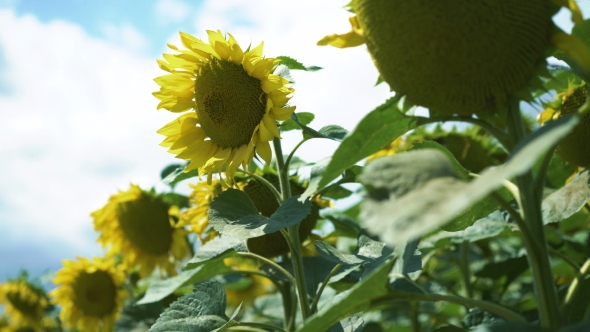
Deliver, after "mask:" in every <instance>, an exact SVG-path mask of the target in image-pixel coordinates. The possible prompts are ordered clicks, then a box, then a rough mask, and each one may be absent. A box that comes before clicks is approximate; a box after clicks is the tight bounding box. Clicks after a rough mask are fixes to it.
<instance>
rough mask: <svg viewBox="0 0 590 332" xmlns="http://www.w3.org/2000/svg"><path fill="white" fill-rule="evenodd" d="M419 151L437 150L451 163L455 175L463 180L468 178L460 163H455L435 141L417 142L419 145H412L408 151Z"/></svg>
mask: <svg viewBox="0 0 590 332" xmlns="http://www.w3.org/2000/svg"><path fill="white" fill-rule="evenodd" d="M421 149H434V150H438V151H440V152H442V153H444V154H445V156H447V158H448V160H449V161H450V162H451V165H452V166H453V169H454V170H455V173H457V174H458V175H459V176H461V177H463V178H468V177H469V173H470V172H469V171H468V170H466V169H465V167H463V165H461V163H459V161H457V159H456V158H455V156H454V155H453V154H452V153H451V151H449V149H447V148H446V147H445V146H443V145H442V144H438V143H437V142H435V141H423V142H419V143H414V144H413V145H412V147H411V148H410V149H409V150H408V151H414V150H421Z"/></svg>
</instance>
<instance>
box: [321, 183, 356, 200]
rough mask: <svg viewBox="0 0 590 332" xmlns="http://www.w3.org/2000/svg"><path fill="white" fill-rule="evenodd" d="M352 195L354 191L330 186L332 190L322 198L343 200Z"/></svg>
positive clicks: (327, 191)
mask: <svg viewBox="0 0 590 332" xmlns="http://www.w3.org/2000/svg"><path fill="white" fill-rule="evenodd" d="M350 195H352V191H350V190H348V189H346V188H344V187H341V186H330V188H329V189H328V190H326V191H324V192H323V193H322V197H326V198H333V199H341V198H345V197H348V196H350Z"/></svg>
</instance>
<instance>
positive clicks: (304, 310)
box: [273, 138, 310, 320]
mask: <svg viewBox="0 0 590 332" xmlns="http://www.w3.org/2000/svg"><path fill="white" fill-rule="evenodd" d="M273 145H274V148H275V154H276V157H277V168H278V173H279V183H280V185H281V195H282V198H283V199H282V201H283V202H284V201H286V200H288V199H289V198H290V197H291V187H290V185H289V172H288V171H286V168H285V166H286V165H285V161H284V160H283V150H282V147H281V141H280V139H278V138H275V139H274V140H273ZM283 234H285V233H283ZM287 234H288V238H289V240H290V241H289V240H287V244H289V250H290V251H291V262H293V271H294V272H295V286H296V288H297V298H298V300H299V306H300V307H301V315H302V316H303V320H306V319H307V318H308V317H309V316H310V308H309V301H308V298H307V287H306V285H305V272H304V271H303V257H302V256H301V248H300V247H299V243H300V241H299V224H296V225H293V226H291V227H289V228H288V230H287Z"/></svg>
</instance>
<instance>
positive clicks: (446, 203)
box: [361, 117, 578, 246]
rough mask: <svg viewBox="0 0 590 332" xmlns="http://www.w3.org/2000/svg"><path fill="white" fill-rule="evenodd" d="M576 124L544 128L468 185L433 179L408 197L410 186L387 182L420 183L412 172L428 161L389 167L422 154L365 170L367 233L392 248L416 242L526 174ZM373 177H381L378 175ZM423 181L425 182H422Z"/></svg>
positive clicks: (390, 159)
mask: <svg viewBox="0 0 590 332" xmlns="http://www.w3.org/2000/svg"><path fill="white" fill-rule="evenodd" d="M577 123H578V119H577V118H576V117H570V118H562V119H559V120H557V121H554V122H552V123H550V124H549V125H546V126H544V127H543V128H541V129H540V130H538V132H536V133H535V134H533V135H531V136H532V138H529V139H528V142H527V144H522V145H519V146H518V147H517V149H518V152H517V153H516V154H515V155H513V156H512V157H511V158H510V160H509V161H508V162H507V163H506V164H505V165H504V166H502V167H497V168H493V169H489V170H487V171H484V172H483V173H482V175H481V176H480V177H479V178H477V179H475V180H473V181H471V182H465V181H462V180H459V179H457V178H454V177H451V176H443V177H436V178H434V179H432V180H430V181H428V182H427V183H426V184H423V185H422V186H420V187H418V188H417V189H413V190H411V191H409V192H407V191H408V187H407V184H408V182H407V181H399V180H398V179H397V178H391V174H396V175H397V174H400V173H403V171H406V172H408V173H409V174H411V176H410V179H414V178H418V177H417V176H416V170H415V168H416V167H418V166H417V165H420V167H422V165H421V164H422V163H425V162H426V163H428V162H431V160H432V158H427V156H425V157H424V158H423V160H422V161H420V160H416V165H413V166H412V165H409V164H408V165H407V168H406V169H404V170H401V169H399V168H398V169H397V170H395V171H392V170H389V169H388V168H387V164H388V163H389V165H391V166H392V167H399V166H400V165H401V164H403V163H400V162H399V161H396V159H399V158H409V157H408V155H411V154H416V153H419V152H421V151H414V152H407V153H403V154H399V155H394V156H391V157H383V158H379V159H377V160H375V161H374V162H372V163H371V164H369V165H368V166H367V167H366V168H365V171H364V172H363V176H362V179H361V180H362V181H363V182H364V183H365V184H366V185H368V186H369V187H371V188H373V192H372V193H371V194H370V197H368V199H366V200H365V201H364V202H363V205H362V215H363V218H362V219H363V221H364V222H365V224H366V225H367V228H368V229H369V230H370V231H371V232H373V233H375V234H379V235H380V237H381V239H382V240H383V241H385V242H386V243H388V244H390V245H392V246H396V245H398V244H403V243H404V242H406V241H408V240H411V239H415V238H417V237H419V236H421V235H422V234H425V233H427V232H429V231H432V230H434V229H436V228H437V227H440V226H442V225H444V224H446V223H448V222H449V221H451V220H453V219H454V218H456V217H457V216H458V215H460V214H461V213H463V212H464V211H465V210H466V209H467V208H469V207H470V206H472V205H473V204H475V203H476V202H478V201H479V200H481V199H483V198H484V197H486V196H487V195H489V194H490V193H491V192H492V191H494V190H497V189H498V188H499V187H501V186H502V182H503V181H505V180H507V179H511V178H513V177H515V176H518V175H521V174H523V173H524V172H526V171H527V170H530V169H531V168H532V166H533V165H534V163H535V161H536V160H537V159H538V158H539V157H540V156H541V155H542V154H543V153H545V152H547V150H548V149H550V148H551V147H552V146H554V145H555V144H556V143H557V142H558V141H559V140H560V139H561V138H562V137H564V136H565V135H567V134H568V133H569V131H570V130H571V129H572V128H573V127H574V126H575V125H576V124H577ZM424 151H427V150H424ZM431 153H433V154H434V153H439V154H440V152H438V151H436V150H431ZM410 157H412V156H410ZM413 159H415V158H413ZM448 163H449V162H447V164H443V165H444V166H441V167H442V169H441V170H440V171H439V172H442V173H444V172H445V171H444V170H445V169H447V168H448ZM376 172H380V173H381V175H379V174H378V173H376ZM365 173H367V176H366V177H365V175H364V174H365ZM424 177H427V176H423V177H421V178H424ZM393 181H398V182H399V183H400V186H401V187H399V188H398V187H395V188H392V184H393V183H394V182H393ZM412 181H413V180H412ZM410 182H411V181H410ZM405 192H407V193H405ZM388 193H393V197H389V196H388ZM399 193H403V194H402V196H401V197H395V196H396V195H399Z"/></svg>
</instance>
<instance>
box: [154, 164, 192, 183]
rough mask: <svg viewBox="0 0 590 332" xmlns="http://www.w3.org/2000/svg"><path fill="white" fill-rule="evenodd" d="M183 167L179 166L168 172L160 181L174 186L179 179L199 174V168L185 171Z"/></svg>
mask: <svg viewBox="0 0 590 332" xmlns="http://www.w3.org/2000/svg"><path fill="white" fill-rule="evenodd" d="M184 167H185V166H180V167H178V168H176V170H174V171H172V172H170V173H169V174H168V175H167V176H166V177H165V178H164V179H162V182H164V183H166V184H167V185H169V186H171V187H174V186H176V184H177V183H178V182H180V181H183V180H186V179H190V178H194V177H197V176H199V170H196V169H193V170H191V171H188V172H185V171H184Z"/></svg>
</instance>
